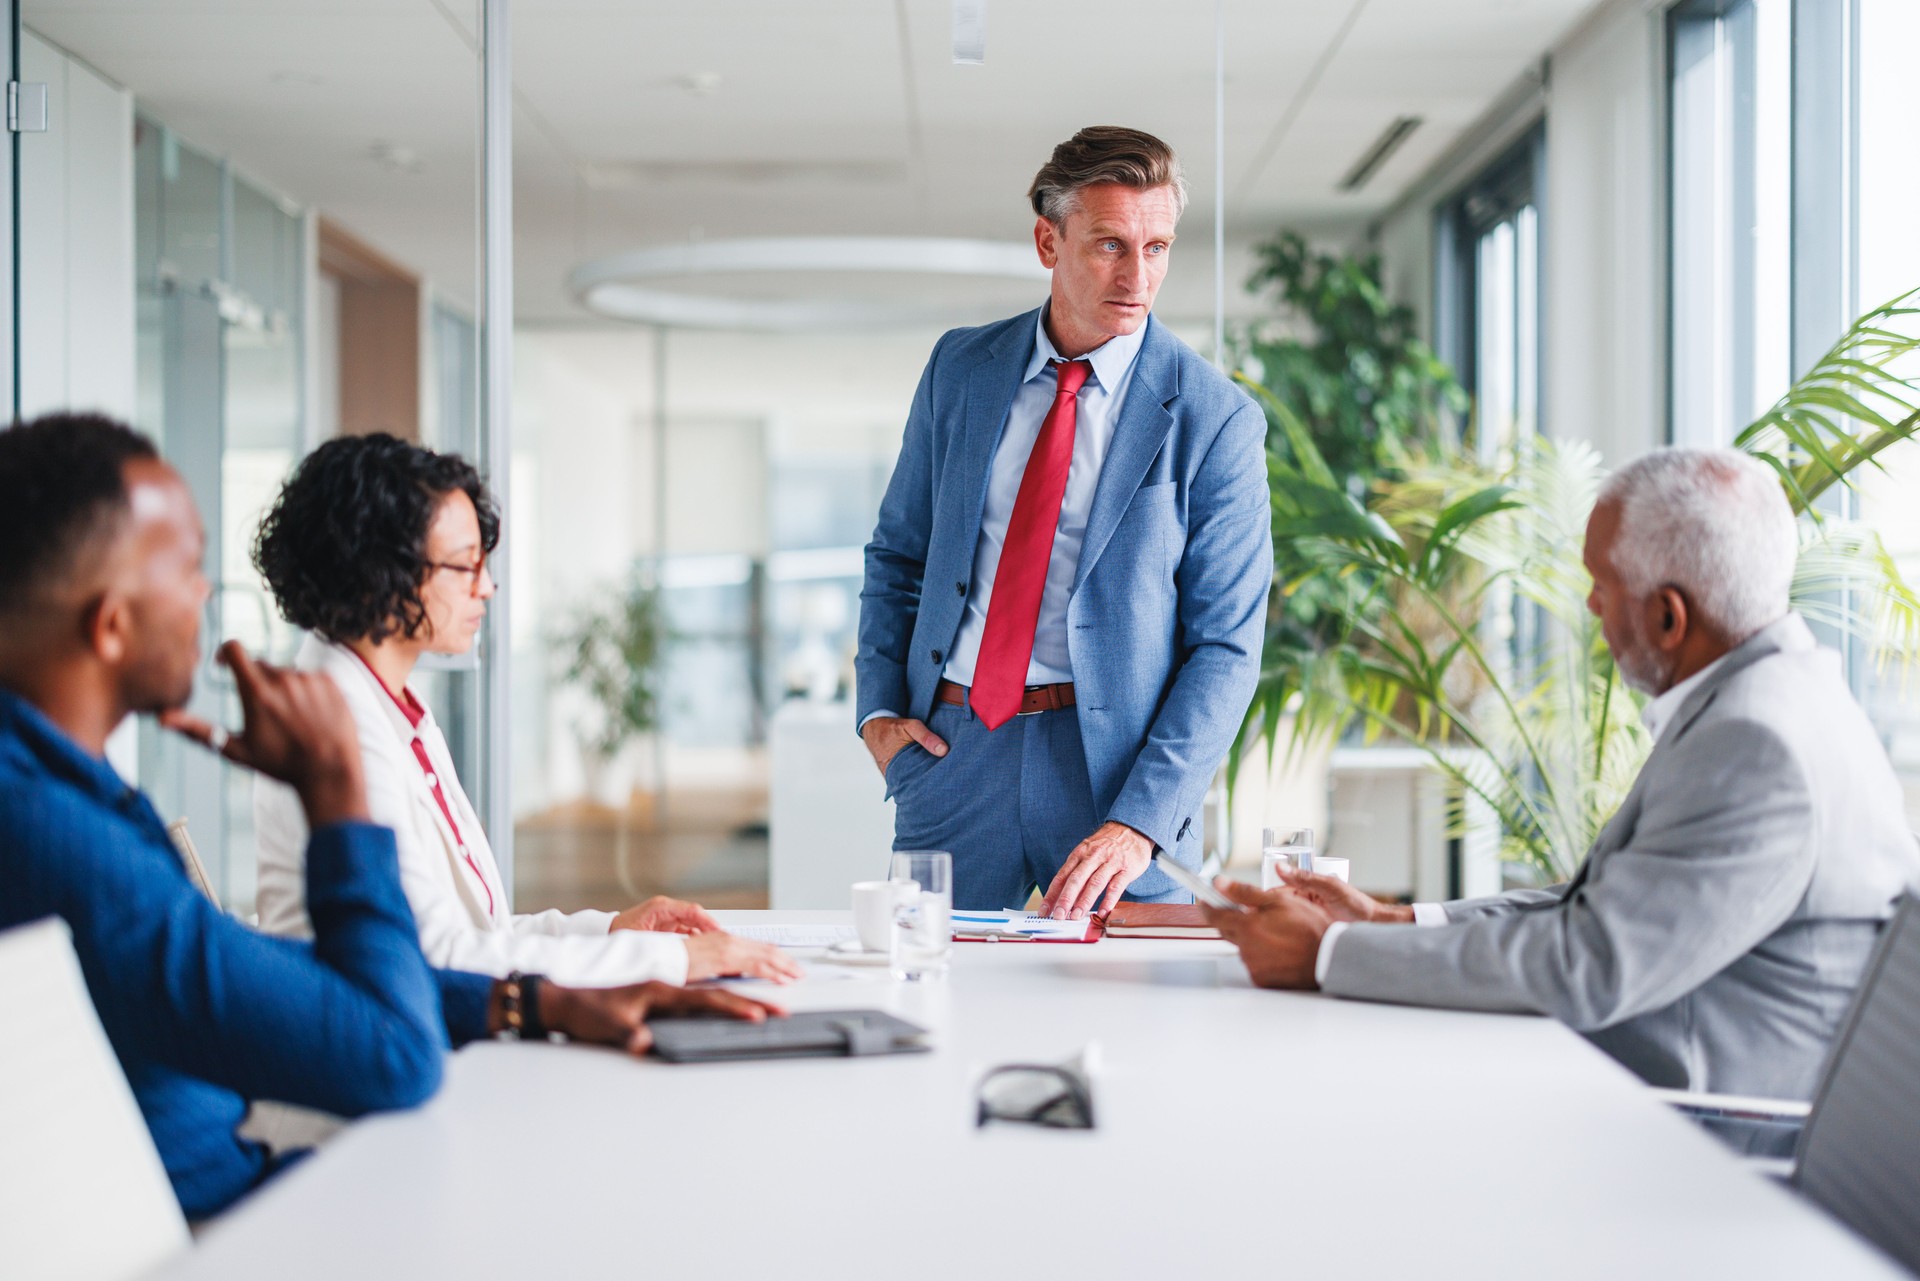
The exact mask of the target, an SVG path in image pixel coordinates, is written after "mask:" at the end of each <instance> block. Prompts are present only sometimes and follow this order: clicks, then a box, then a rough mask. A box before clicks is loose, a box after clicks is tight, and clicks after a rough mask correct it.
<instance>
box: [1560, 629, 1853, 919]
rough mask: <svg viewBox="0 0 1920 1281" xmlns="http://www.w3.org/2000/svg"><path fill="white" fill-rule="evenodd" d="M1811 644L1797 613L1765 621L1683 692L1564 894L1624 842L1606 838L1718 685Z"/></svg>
mask: <svg viewBox="0 0 1920 1281" xmlns="http://www.w3.org/2000/svg"><path fill="white" fill-rule="evenodd" d="M1814 644H1815V641H1814V639H1813V633H1812V632H1810V631H1808V630H1807V625H1806V623H1805V621H1804V620H1802V619H1801V617H1800V616H1799V615H1798V614H1788V615H1787V616H1786V617H1785V618H1782V619H1781V620H1780V621H1778V622H1776V623H1769V624H1768V625H1767V626H1765V627H1763V628H1761V629H1760V630H1759V631H1757V632H1755V633H1754V634H1753V635H1752V636H1749V637H1748V638H1747V639H1746V640H1744V641H1742V642H1741V643H1740V644H1739V645H1737V646H1735V647H1734V648H1733V649H1732V650H1730V651H1728V653H1727V656H1726V658H1725V659H1724V660H1723V661H1722V662H1721V664H1720V666H1719V667H1717V668H1715V669H1714V670H1713V673H1712V674H1711V675H1709V676H1708V677H1707V678H1706V679H1705V680H1704V681H1702V682H1701V683H1700V688H1698V689H1696V690H1694V691H1693V692H1692V693H1691V694H1689V695H1687V700H1686V701H1685V702H1684V703H1682V704H1681V705H1680V710H1679V711H1677V712H1675V713H1674V714H1673V722H1672V724H1670V725H1668V726H1667V732H1666V733H1664V734H1662V735H1661V736H1660V741H1659V742H1658V743H1656V744H1654V747H1653V750H1652V751H1651V752H1649V753H1647V760H1646V764H1644V765H1642V766H1641V767H1640V773H1639V775H1638V776H1637V777H1636V778H1635V779H1634V780H1633V786H1632V787H1631V788H1629V789H1628V791H1627V795H1626V798H1625V799H1624V800H1622V801H1621V802H1620V808H1619V809H1618V810H1616V811H1615V812H1614V815H1613V817H1612V818H1610V819H1608V820H1607V822H1606V825H1605V826H1604V827H1602V828H1601V829H1600V835H1599V836H1598V837H1597V838H1596V839H1595V840H1594V843H1593V848H1592V849H1590V850H1588V851H1587V857H1586V858H1585V859H1583V860H1581V863H1580V868H1579V870H1578V871H1577V872H1575V873H1574V876H1573V879H1572V880H1571V882H1570V883H1569V884H1568V886H1567V892H1568V893H1572V892H1573V891H1574V890H1577V889H1579V888H1580V886H1582V885H1584V884H1585V883H1586V880H1587V869H1588V868H1590V867H1592V866H1593V863H1594V860H1595V859H1598V858H1603V857H1605V856H1606V855H1608V854H1610V853H1612V852H1613V851H1614V850H1615V849H1617V848H1619V846H1620V845H1622V844H1623V843H1624V841H1623V840H1621V839H1620V838H1618V837H1615V838H1614V839H1611V840H1609V836H1610V835H1611V834H1612V832H1613V829H1614V826H1615V824H1617V823H1619V822H1621V820H1622V819H1623V818H1626V817H1628V816H1631V817H1632V818H1633V819H1634V820H1635V821H1637V819H1638V810H1639V806H1640V794H1641V793H1642V792H1643V791H1644V790H1645V789H1646V787H1647V780H1648V779H1649V778H1651V777H1653V775H1654V772H1655V771H1656V770H1659V769H1661V768H1662V767H1663V766H1664V764H1665V762H1664V761H1663V760H1662V759H1661V758H1662V757H1664V756H1665V755H1666V754H1667V753H1668V752H1669V751H1670V750H1671V749H1672V747H1673V745H1674V744H1675V743H1676V742H1678V741H1679V740H1680V737H1681V735H1683V734H1685V733H1686V732H1687V730H1688V729H1689V728H1690V727H1691V726H1692V725H1693V723H1694V722H1695V721H1697V720H1699V719H1700V714H1701V713H1702V712H1704V711H1706V710H1707V708H1709V707H1711V706H1712V705H1713V700H1714V699H1715V698H1716V697H1717V696H1718V695H1719V693H1720V687H1721V686H1723V685H1725V684H1726V683H1727V681H1728V680H1730V679H1732V677H1733V675H1734V674H1735V673H1736V672H1739V671H1740V670H1741V669H1743V668H1746V667H1749V666H1751V665H1753V664H1754V663H1757V662H1759V661H1760V660H1761V659H1763V658H1767V657H1770V656H1771V655H1774V654H1777V653H1780V652H1781V651H1783V650H1786V651H1790V652H1791V651H1797V650H1803V649H1807V648H1810V647H1812V646H1813V645H1814Z"/></svg>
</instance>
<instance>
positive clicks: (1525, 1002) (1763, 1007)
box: [1209, 449, 1920, 1098]
mask: <svg viewBox="0 0 1920 1281" xmlns="http://www.w3.org/2000/svg"><path fill="white" fill-rule="evenodd" d="M1795 543H1796V539H1795V534H1794V524H1793V514H1792V512H1791V511H1790V510H1789V509H1788V506H1787V502H1786V499H1785V497H1784V496H1783V495H1782V493H1781V490H1780V485H1779V482H1778V481H1777V480H1776V479H1775V477H1774V475H1773V473H1772V472H1770V471H1769V470H1768V469H1767V468H1766V467H1764V466H1763V465H1761V464H1760V463H1758V462H1756V461H1755V460H1753V459H1751V458H1749V457H1747V456H1745V455H1743V454H1740V453H1736V452H1734V451H1732V450H1725V449H1714V450H1702V449H1664V450H1659V451H1657V452H1655V453H1652V454H1649V455H1647V456H1645V457H1643V458H1640V459H1638V460H1637V461H1635V462H1633V463H1631V464H1629V465H1628V466H1626V467H1625V468H1622V469H1621V470H1620V471H1619V472H1618V473H1617V474H1616V475H1614V476H1613V477H1612V478H1611V480H1610V481H1609V483H1608V484H1607V486H1606V487H1605V488H1604V489H1603V490H1602V492H1601V495H1600V499H1599V502H1598V503H1597V504H1596V505H1595V507H1594V511H1593V515H1592V517H1591V519H1590V520H1589V521H1588V523H1587V541H1586V553H1585V555H1586V564H1587V568H1588V570H1589V571H1591V573H1592V575H1593V593H1592V595H1591V596H1590V597H1589V598H1588V601H1587V604H1588V607H1589V608H1590V609H1592V610H1593V612H1594V613H1595V614H1597V615H1598V616H1599V618H1600V624H1601V629H1602V631H1603V632H1604V634H1605V636H1606V640H1607V644H1608V645H1609V646H1610V647H1611V648H1612V650H1613V655H1614V661H1615V662H1616V664H1617V665H1618V666H1619V669H1620V671H1621V673H1622V674H1623V675H1624V676H1625V677H1626V679H1627V681H1628V683H1630V684H1631V685H1633V687H1634V688H1636V689H1638V690H1640V691H1642V692H1643V693H1645V694H1648V695H1651V696H1652V699H1651V701H1650V702H1649V703H1648V704H1647V706H1646V709H1645V711H1644V712H1643V713H1642V715H1643V716H1644V718H1645V720H1646V723H1647V728H1648V730H1649V731H1650V732H1651V733H1652V735H1653V738H1654V748H1653V752H1652V755H1651V756H1649V757H1648V759H1647V763H1646V765H1645V767H1644V768H1642V770H1641V772H1640V776H1639V778H1638V779H1636V780H1635V782H1634V785H1633V790H1632V791H1631V792H1630V793H1629V794H1628V796H1627V799H1626V800H1625V802H1623V803H1622V805H1621V806H1620V809H1619V811H1618V812H1617V813H1616V814H1615V815H1614V816H1613V818H1612V819H1611V820H1610V821H1609V822H1608V823H1607V825H1606V827H1605V828H1604V829H1603V830H1602V831H1601V833H1600V836H1599V839H1598V840H1596V841H1595V842H1594V844H1593V848H1592V849H1591V850H1589V851H1588V853H1587V857H1586V859H1585V861H1584V862H1583V863H1582V864H1581V866H1580V869H1579V871H1578V872H1577V873H1576V874H1575V875H1574V876H1573V878H1572V879H1571V880H1570V881H1568V882H1566V883H1565V884H1563V885H1557V886H1554V887H1552V888H1549V889H1539V890H1531V889H1530V890H1513V891H1509V892H1507V893H1505V894H1498V895H1494V896H1493V897H1490V898H1482V899H1472V900H1466V901H1461V902H1453V903H1444V904H1415V905H1413V906H1412V907H1405V906H1399V905H1392V904H1386V903H1381V902H1379V901H1378V900H1376V899H1373V898H1371V897H1369V896H1368V895H1365V894H1362V893H1360V892H1359V891H1357V890H1353V889H1350V888H1349V887H1347V886H1345V885H1343V884H1341V883H1340V882H1338V881H1333V880H1330V879H1329V878H1326V877H1319V876H1313V875H1311V874H1308V875H1303V876H1299V877H1295V878H1292V880H1291V892H1290V891H1289V890H1275V891H1270V892H1263V891H1259V890H1253V889H1250V888H1248V887H1246V886H1240V885H1235V886H1231V887H1227V888H1229V891H1230V892H1231V893H1232V894H1233V896H1234V897H1235V898H1237V899H1239V900H1240V901H1241V902H1242V903H1244V904H1245V905H1247V906H1248V907H1250V908H1252V909H1253V911H1252V912H1251V913H1247V914H1237V913H1231V912H1224V911H1210V912H1209V915H1210V916H1211V917H1212V918H1213V919H1214V920H1215V922H1216V923H1217V924H1218V925H1219V926H1220V928H1221V931H1222V932H1223V933H1224V934H1225V935H1226V936H1227V937H1228V938H1229V939H1231V940H1232V941H1233V942H1234V943H1235V944H1236V945H1237V946H1238V947H1239V949H1240V953H1241V956H1242V957H1243V958H1244V959H1245V961H1246V963H1247V968H1248V969H1249V971H1250V972H1251V973H1252V975H1253V977H1254V979H1255V981H1256V982H1258V983H1260V984H1262V985H1263V986H1267V987H1288V988H1313V987H1318V988H1320V989H1321V990H1323V991H1326V992H1329V993H1332V994H1334V995H1336V996H1345V997H1357V998H1361V999H1366V1000H1377V1001H1398V1002H1404V1003H1407V1004H1414V1005H1433V1006H1447V1007H1451V1008H1455V1009H1470V1010H1496V1011H1515V1012H1532V1013H1539V1014H1549V1015H1552V1016H1554V1017H1555V1018H1558V1019H1560V1020H1561V1021H1562V1022H1564V1023H1566V1024H1568V1025H1569V1026H1571V1027H1573V1028H1575V1029H1577V1030H1579V1031H1580V1032H1583V1033H1585V1034H1586V1035H1587V1036H1588V1038H1589V1039H1591V1040H1592V1041H1593V1042H1594V1043H1595V1044H1597V1045H1599V1046H1600V1047H1601V1048H1602V1049H1604V1050H1606V1051H1607V1052H1608V1053H1610V1054H1612V1055H1613V1056H1614V1057H1615V1058H1617V1059H1618V1060H1620V1062H1622V1063H1624V1064H1626V1065H1627V1066H1628V1067H1630V1068H1632V1069H1633V1070H1634V1071H1635V1072H1638V1073H1639V1074H1640V1075H1641V1076H1642V1077H1644V1078H1645V1079H1646V1080H1648V1081H1650V1082H1652V1083H1653V1084H1656V1085H1664V1086H1676V1087H1683V1088H1688V1089H1696V1090H1712V1091H1718V1092H1722V1093H1729V1094H1747V1095H1763V1096H1769V1097H1775V1098H1807V1097H1809V1096H1810V1095H1811V1093H1812V1090H1813V1086H1814V1082H1815V1078H1816V1076H1817V1074H1818V1072H1819V1068H1820V1063H1821V1059H1822V1057H1823V1056H1824V1054H1825V1052H1826V1048H1827V1045H1828V1043H1829V1041H1830V1040H1831V1039H1832V1037H1833V1034H1834V1030H1835V1028H1836V1027H1837V1026H1838V1024H1839V1021H1840V1018H1841V1015H1842V1013H1843V1012H1844V1011H1845V1009H1846V1006H1847V1003H1848V1000H1849V999H1850V997H1851V996H1852V993H1853V990H1854V988H1855V986H1856V985H1857V984H1858V982H1859V980H1860V976H1861V973H1862V971H1863V970H1864V968H1865V965H1866V961H1867V957H1868V954H1869V952H1870V951H1871V950H1872V948H1873V944H1874V939H1875V937H1876V935H1877V934H1878V933H1879V930H1880V927H1881V925H1882V923H1883V922H1884V921H1886V919H1887V918H1888V917H1889V916H1890V915H1891V914H1892V910H1893V905H1894V902H1895V901H1896V900H1897V899H1898V897H1899V896H1900V894H1901V893H1902V892H1903V891H1904V890H1906V889H1907V888H1908V887H1909V886H1910V885H1912V884H1914V883H1915V882H1916V880H1920V849H1917V848H1916V845H1915V842H1914V838H1913V835H1912V833H1911V832H1910V831H1909V830H1908V827H1907V821H1906V817H1905V814H1904V812H1903V807H1902V800H1901V792H1900V786H1899V783H1898V782H1897V781H1896V780H1895V778H1894V774H1893V769H1892V767H1891V766H1890V765H1889V764H1888V761H1887V757H1886V753H1885V752H1884V751H1883V750H1882V749H1881V746H1880V742H1879V740H1878V739H1877V738H1876V737H1875V735H1874V732H1873V727H1872V726H1871V725H1870V724H1869V723H1868V721H1867V718H1866V716H1865V715H1864V714H1863V713H1862V711H1861V709H1860V707H1859V705H1858V704H1857V703H1856V702H1854V700H1853V697H1852V695H1851V693H1850V692H1849V690H1848V688H1847V685H1846V682H1845V680H1844V679H1843V678H1842V675H1841V671H1840V663H1839V657H1838V655H1836V654H1835V653H1834V652H1833V651H1831V650H1827V649H1822V648H1821V647H1819V646H1818V645H1817V644H1816V643H1815V641H1814V638H1813V635H1812V633H1810V632H1809V631H1808V629H1807V625H1806V624H1805V623H1804V622H1803V621H1801V619H1800V617H1799V616H1798V615H1796V614H1794V613H1792V612H1791V611H1790V609H1789V608H1788V603H1787V592H1788V587H1789V585H1790V583H1791V581H1792V578H1793V563H1794V550H1795ZM1407 926H1415V927H1429V928H1405V927H1407Z"/></svg>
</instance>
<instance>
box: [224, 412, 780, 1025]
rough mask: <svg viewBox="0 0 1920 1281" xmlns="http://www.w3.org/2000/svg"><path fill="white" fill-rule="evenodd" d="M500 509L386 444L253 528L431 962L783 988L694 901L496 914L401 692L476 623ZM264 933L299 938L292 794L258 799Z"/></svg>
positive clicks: (300, 836) (461, 806) (465, 829)
mask: <svg viewBox="0 0 1920 1281" xmlns="http://www.w3.org/2000/svg"><path fill="white" fill-rule="evenodd" d="M499 541H500V515H499V512H498V511H497V510H496V508H495V506H494V502H493V499H492V497H491V496H490V495H489V494H488V493H487V489H486V486H485V485H484V484H483V483H482V482H481V480H480V475H479V473H478V472H476V471H475V470H474V468H473V466H472V464H470V463H468V462H467V461H466V460H465V459H463V458H460V457H458V456H457V455H453V454H437V453H434V452H433V451H432V450H429V449H422V448H421V447H420V446H418V445H414V444H410V443H408V442H407V441H403V440H398V439H396V438H394V437H392V436H389V435H385V434H384V433H382V434H377V435H371V436H347V437H341V438H339V439H336V440H331V441H328V442H327V443H326V444H324V445H322V446H320V448H318V449H316V450H314V451H313V453H312V454H310V455H308V456H307V458H306V459H305V460H304V461H303V462H301V464H300V466H299V467H298V468H297V469H296V470H295V471H294V473H293V475H292V477H290V478H289V479H288V481H287V483H286V486H285V487H284V488H283V489H282V490H281V491H280V496H279V498H278V500H277V501H276V502H275V503H274V505H273V509H272V510H271V511H269V512H268V513H267V516H266V519H265V520H264V521H263V522H262V523H261V526H260V533H259V536H258V538H257V539H256V540H255V542H254V547H253V563H254V566H255V567H256V568H257V569H258V570H259V571H260V574H261V576H262V577H263V578H265V579H266V582H267V586H268V587H269V588H270V589H271V591H272V592H273V595H274V599H275V600H276V601H277V602H278V604H279V606H280V612H281V614H282V615H283V616H284V617H285V618H286V620H287V621H288V622H290V623H292V624H293V625H294V626H296V627H299V628H303V629H304V630H306V631H307V632H309V633H310V635H309V636H308V637H307V640H306V641H305V643H304V645H303V646H302V648H301V650H300V653H299V656H298V658H297V659H296V660H295V661H296V665H297V666H299V667H300V668H302V669H304V670H308V671H323V672H326V673H327V674H329V675H330V676H332V677H333V680H334V682H335V683H336V684H337V685H339V686H340V690H341V692H342V693H343V694H345V695H346V698H347V703H348V705H349V706H350V707H351V708H352V710H353V715H354V720H355V722H356V723H357V724H358V726H359V731H360V751H361V754H362V755H363V757H364V758H365V762H366V774H367V800H368V804H369V808H370V809H371V810H372V812H373V819H374V821H375V822H377V823H381V824H383V825H385V826H388V827H391V828H393V830H394V833H395V835H396V836H397V837H398V843H399V851H400V881H401V885H402V887H403V888H404V889H405V891H406V896H407V901H408V903H409V904H410V905H411V906H412V908H413V916H414V921H415V923H416V924H417V926H418V927H419V930H420V945H421V949H422V950H423V951H424V952H425V953H426V956H427V960H428V961H429V962H430V963H431V964H434V965H437V966H441V967H444V968H447V969H459V970H469V971H473V972H477V973H481V974H491V975H495V976H505V975H507V974H509V973H511V972H513V971H516V970H520V971H527V972H530V973H539V974H542V975H544V976H546V977H548V978H550V979H552V980H553V981H554V982H556V983H561V984H571V985H574V986H585V987H602V986H613V985H617V984H624V983H634V982H641V981H644V980H648V979H659V980H663V981H665V982H669V983H683V982H687V981H689V980H692V979H704V978H713V977H716V976H719V975H723V974H741V973H745V974H752V975H756V976H758V977H762V978H773V979H787V978H791V977H795V976H797V975H798V974H799V972H800V971H799V967H798V966H796V965H795V964H794V963H793V962H792V961H790V960H789V959H787V957H786V955H785V954H784V953H782V952H781V951H780V950H779V949H778V948H776V947H772V946H769V945H767V944H764V943H756V942H750V941H748V940H746V939H741V938H736V937H734V936H733V935H731V934H727V933H724V932H723V931H721V930H720V928H719V926H718V925H716V924H715V923H714V920H713V918H712V917H710V916H708V915H707V914H706V913H705V912H704V911H702V910H701V909H700V908H699V906H697V905H696V904H693V903H683V902H680V901H678V900H675V899H670V898H653V899H649V900H647V901H646V902H645V903H641V904H639V905H638V906H636V907H630V908H628V909H627V910H626V911H624V912H620V913H618V914H616V913H612V912H540V913H537V914H531V915H529V914H520V915H515V914H513V913H512V912H510V911H508V909H507V903H506V890H505V887H504V886H503V885H502V884H501V881H500V870H499V868H498V867H497V866H496V865H495V863H494V860H493V851H492V848H491V847H490V846H489V845H488V844H487V837H486V833H485V832H484V831H482V830H481V827H480V819H479V816H478V815H476V814H475V813H474V810H473V806H472V805H471V804H469V803H468V801H467V795H466V792H465V791H464V790H463V789H462V788H461V786H460V780H459V779H458V778H457V777H455V775H454V770H453V760H452V758H451V756H450V755H449V754H448V752H447V744H446V739H445V738H443V737H442V736H441V733H440V728H439V726H438V725H436V724H435V723H434V719H433V713H432V712H430V711H428V710H427V707H426V704H425V703H424V702H422V701H421V699H420V698H419V697H418V696H417V695H416V694H415V693H414V691H413V690H412V689H411V688H410V687H409V686H408V681H409V679H410V678H411V677H412V675H413V670H414V667H415V666H416V665H417V664H418V662H419V660H420V657H421V655H423V654H464V653H466V652H467V650H468V649H470V648H471V647H472V645H473V639H474V636H475V634H476V633H477V632H478V631H479V630H480V623H481V621H482V620H483V619H484V618H485V617H486V612H487V601H488V600H489V599H490V598H491V597H492V596H493V593H494V583H493V578H492V575H491V574H490V573H489V572H488V569H487V558H488V556H489V555H491V554H492V552H493V550H494V548H495V546H496V545H497V544H498V543H499ZM254 815H255V819H256V828H257V831H258V838H259V846H260V886H259V911H260V925H261V928H262V929H265V930H268V931H270V932H272V933H276V934H289V935H297V936H306V935H311V933H312V927H311V925H310V923H309V922H308V920H307V915H306V905H305V883H306V872H305V864H304V851H305V849H306V843H307V833H306V824H305V821H304V819H303V818H302V815H301V810H300V806H299V803H298V801H297V800H296V799H295V798H294V796H293V794H292V793H291V792H290V791H289V790H287V789H285V788H283V787H280V786H279V785H277V784H272V783H269V782H266V781H264V780H263V781H262V782H261V783H260V784H259V785H258V786H257V787H256V789H255V792H254Z"/></svg>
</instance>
